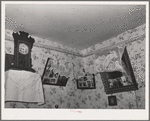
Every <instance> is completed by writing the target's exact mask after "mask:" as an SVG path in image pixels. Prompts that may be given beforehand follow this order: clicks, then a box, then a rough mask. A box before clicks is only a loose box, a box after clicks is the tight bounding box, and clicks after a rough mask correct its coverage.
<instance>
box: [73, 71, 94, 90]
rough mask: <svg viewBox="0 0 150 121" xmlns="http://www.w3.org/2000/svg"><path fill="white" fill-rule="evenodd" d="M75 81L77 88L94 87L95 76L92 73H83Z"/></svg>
mask: <svg viewBox="0 0 150 121" xmlns="http://www.w3.org/2000/svg"><path fill="white" fill-rule="evenodd" d="M76 81H77V88H78V89H95V88H96V86H95V76H94V74H85V76H80V77H78V79H76Z"/></svg>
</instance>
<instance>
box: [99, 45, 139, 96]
mask: <svg viewBox="0 0 150 121" xmlns="http://www.w3.org/2000/svg"><path fill="white" fill-rule="evenodd" d="M121 65H122V68H123V69H122V71H105V72H100V75H101V78H102V81H103V84H104V88H105V92H106V94H112V93H118V92H125V91H133V90H137V89H138V84H137V83H136V80H135V76H134V73H133V69H132V66H131V63H130V59H129V56H128V52H127V49H126V47H125V48H124V52H123V54H122V58H121Z"/></svg>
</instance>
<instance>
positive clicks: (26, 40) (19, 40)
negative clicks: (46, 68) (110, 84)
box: [11, 31, 35, 72]
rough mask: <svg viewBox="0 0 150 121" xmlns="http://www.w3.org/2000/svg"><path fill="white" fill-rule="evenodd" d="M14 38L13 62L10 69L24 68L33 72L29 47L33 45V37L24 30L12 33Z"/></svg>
mask: <svg viewBox="0 0 150 121" xmlns="http://www.w3.org/2000/svg"><path fill="white" fill-rule="evenodd" d="M13 38H14V45H15V46H14V64H13V66H12V67H11V68H12V69H17V70H26V71H31V72H35V70H34V69H32V68H31V67H32V64H31V63H32V62H31V49H32V47H33V43H34V42H35V41H34V39H33V38H32V37H31V36H30V37H29V34H28V33H26V32H22V31H20V32H17V33H13Z"/></svg>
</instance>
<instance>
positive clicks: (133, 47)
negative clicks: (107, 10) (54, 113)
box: [5, 24, 146, 109]
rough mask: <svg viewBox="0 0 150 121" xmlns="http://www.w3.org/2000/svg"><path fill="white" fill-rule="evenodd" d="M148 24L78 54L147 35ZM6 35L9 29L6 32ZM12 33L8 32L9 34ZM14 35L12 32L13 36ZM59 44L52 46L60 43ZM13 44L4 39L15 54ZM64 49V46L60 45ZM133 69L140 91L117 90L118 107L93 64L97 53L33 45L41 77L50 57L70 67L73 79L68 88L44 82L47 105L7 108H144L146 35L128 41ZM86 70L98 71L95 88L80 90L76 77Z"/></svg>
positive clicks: (26, 104) (10, 103)
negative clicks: (54, 49)
mask: <svg viewBox="0 0 150 121" xmlns="http://www.w3.org/2000/svg"><path fill="white" fill-rule="evenodd" d="M145 28H146V26H145V24H144V25H142V26H139V27H137V28H135V29H133V30H128V31H126V32H124V33H122V34H120V35H118V36H117V37H114V38H112V39H109V40H107V41H105V42H103V43H99V44H97V45H95V46H93V47H90V48H87V49H85V50H83V51H81V52H79V53H82V54H88V53H89V52H92V51H95V50H97V49H100V48H102V47H106V46H109V45H112V44H113V45H115V44H116V43H118V42H121V41H125V40H128V39H130V38H132V37H135V36H140V35H143V34H145ZM6 34H7V32H6ZM8 36H9V35H8ZM10 36H11V35H10ZM35 41H36V42H38V43H44V44H48V43H49V42H48V41H43V40H42V39H39V38H35ZM55 44H56V43H53V44H52V43H51V42H50V43H49V45H52V46H57V45H55ZM13 46H14V45H13V44H12V42H10V41H5V47H6V48H5V50H6V51H5V52H6V53H10V54H13ZM59 47H61V48H63V46H59ZM127 50H128V54H129V57H130V61H131V64H132V67H133V71H134V74H135V77H136V81H137V83H138V87H139V90H137V91H136V92H134V91H131V92H122V93H115V94H114V95H116V96H117V103H118V104H117V106H109V105H108V96H109V95H106V93H105V91H104V86H103V83H102V80H101V77H100V74H99V73H97V71H96V70H95V67H94V61H95V58H96V57H95V55H90V56H88V57H83V58H82V57H77V56H73V55H69V54H65V53H61V52H56V51H53V50H50V49H45V48H39V47H35V46H34V47H33V49H32V53H31V54H32V63H33V68H34V69H35V70H36V72H37V73H39V74H40V75H41V76H42V74H43V71H44V67H45V64H46V60H47V58H52V59H53V60H54V62H55V61H59V62H60V63H61V64H62V65H64V66H66V65H69V66H68V67H69V68H70V70H71V72H70V75H69V76H70V78H69V81H68V82H67V85H66V87H61V86H53V85H43V91H44V98H45V104H44V105H41V106H38V105H37V104H36V103H24V102H17V103H16V102H6V104H5V107H12V108H61V109H68V108H70V109H75V108H80V109H87V108H88V109H144V108H145V37H143V38H142V39H139V40H137V41H134V42H132V43H129V44H128V47H127ZM83 69H84V70H85V72H87V73H93V72H94V73H95V81H96V89H92V90H81V89H77V85H76V80H75V78H76V77H77V76H78V75H82V74H83Z"/></svg>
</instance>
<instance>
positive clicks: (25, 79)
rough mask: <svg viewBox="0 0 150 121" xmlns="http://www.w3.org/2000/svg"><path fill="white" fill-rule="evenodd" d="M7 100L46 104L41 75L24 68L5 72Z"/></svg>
mask: <svg viewBox="0 0 150 121" xmlns="http://www.w3.org/2000/svg"><path fill="white" fill-rule="evenodd" d="M5 101H21V102H37V103H38V105H41V104H44V95H43V88H42V82H41V77H40V75H39V74H37V73H33V72H29V71H24V70H8V71H6V72H5Z"/></svg>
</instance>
